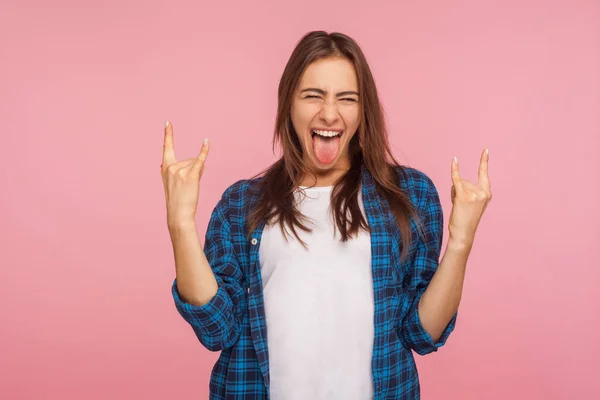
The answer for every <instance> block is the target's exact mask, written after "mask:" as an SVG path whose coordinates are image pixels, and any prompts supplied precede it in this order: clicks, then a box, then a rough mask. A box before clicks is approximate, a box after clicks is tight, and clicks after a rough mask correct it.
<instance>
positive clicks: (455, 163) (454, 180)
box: [451, 157, 463, 191]
mask: <svg viewBox="0 0 600 400" xmlns="http://www.w3.org/2000/svg"><path fill="white" fill-rule="evenodd" d="M451 168H452V183H454V186H455V187H456V190H459V191H460V190H463V186H462V182H461V179H460V172H459V171H458V158H456V157H454V159H453V160H452V167H451Z"/></svg>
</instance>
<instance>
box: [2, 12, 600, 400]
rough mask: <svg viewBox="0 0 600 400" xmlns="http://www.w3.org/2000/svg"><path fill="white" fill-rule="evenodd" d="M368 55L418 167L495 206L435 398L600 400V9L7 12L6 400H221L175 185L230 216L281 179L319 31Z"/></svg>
mask: <svg viewBox="0 0 600 400" xmlns="http://www.w3.org/2000/svg"><path fill="white" fill-rule="evenodd" d="M316 29H323V30H326V31H328V32H331V31H339V32H343V33H346V34H348V35H350V36H351V37H353V38H354V39H356V40H357V41H358V43H359V44H360V45H361V46H362V49H363V51H364V52H365V54H366V56H367V60H368V61H369V63H370V66H371V68H372V70H373V73H374V76H375V79H376V83H377V85H378V90H379V93H380V96H381V99H382V101H383V104H384V107H385V109H386V117H387V121H388V126H389V132H390V140H391V143H392V146H393V151H394V154H395V155H396V156H397V158H398V160H399V161H400V162H401V163H403V164H407V165H409V166H413V167H415V168H418V169H420V170H422V171H423V172H425V173H426V174H427V175H429V176H430V177H431V178H432V179H433V181H434V183H435V184H436V187H437V188H438V191H439V193H440V197H441V201H442V205H443V208H444V214H445V223H446V226H445V237H444V248H443V249H445V243H446V241H447V239H448V237H447V222H448V217H449V213H450V210H451V202H450V187H451V184H452V183H451V179H450V165H451V161H452V157H453V156H455V155H456V156H457V157H458V159H459V163H460V171H461V173H462V175H463V177H464V178H467V179H469V180H471V181H472V182H477V166H478V163H479V156H480V154H481V151H482V149H483V148H485V147H488V148H489V150H490V164H489V173H490V180H491V183H492V188H493V201H492V202H491V203H490V206H489V207H488V209H487V211H486V213H485V214H484V216H483V219H482V222H481V224H480V226H479V229H478V232H477V236H476V241H475V245H474V248H473V250H472V252H471V255H470V258H469V261H468V265H467V275H466V281H465V287H464V293H463V298H462V303H461V306H460V310H459V317H458V321H457V327H456V330H455V332H454V333H453V334H452V336H451V337H450V339H449V340H448V342H447V343H446V346H444V347H443V348H442V349H440V351H439V352H437V353H435V354H431V355H428V356H425V357H420V356H416V357H417V364H418V367H419V373H420V377H421V386H422V398H423V399H451V400H454V399H456V400H480V399H488V400H500V399H503V400H504V399H509V398H510V399H545V400H548V399H593V398H600V382H599V381H598V378H597V376H596V375H597V371H598V367H597V366H598V360H599V358H600V347H599V341H598V329H599V328H600V294H599V291H598V285H599V284H600V272H599V269H600V268H599V263H598V256H597V254H598V252H597V241H598V239H600V232H599V229H600V228H599V227H600V215H599V211H598V204H600V195H599V194H600V187H599V185H600V165H599V161H598V151H599V150H600V146H599V142H600V78H599V74H598V71H600V2H598V1H592V0H590V1H583V0H581V1H573V0H562V1H541V0H540V1H533V0H528V1H524V0H520V1H516V0H511V1H504V2H498V1H475V0H463V1H441V0H440V1H422V2H416V1H394V2H393V1H389V2H383V1H371V2H365V1H360V2H354V1H329V2H323V1H315V0H305V1H302V2H292V1H285V2H282V1H268V2H267V1H261V2H258V1H227V2H221V3H219V2H212V1H211V2H207V1H203V2H193V1H137V0H136V1H133V0H126V1H123V0H121V1H116V0H110V1H104V2H78V1H72V0H70V1H64V0H56V1H51V2H46V1H32V0H29V1H16V0H12V1H8V2H6V1H3V2H2V4H1V5H0V115H1V123H2V127H1V132H2V136H1V137H2V140H1V144H2V146H1V150H0V151H1V153H2V156H1V158H2V166H1V167H0V182H1V184H2V189H0V254H1V261H0V263H1V268H0V313H1V316H0V321H1V322H0V397H1V398H3V399H33V398H41V399H83V398H85V399H89V400H92V399H166V398H196V399H204V398H208V381H209V378H210V372H211V368H212V366H213V364H214V362H215V361H216V359H217V357H218V353H211V352H209V351H208V350H206V349H204V348H203V347H202V346H201V344H200V343H199V342H198V341H197V339H196V337H195V336H194V334H193V332H192V330H191V328H190V327H189V326H188V325H187V324H186V323H185V322H184V320H183V319H182V318H181V317H180V316H179V315H178V313H177V311H176V310H175V307H174V304H173V300H172V298H171V293H170V288H171V284H172V280H173V278H174V276H175V275H174V274H175V269H174V261H173V253H172V247H171V243H170V238H169V234H168V230H167V226H166V213H165V202H164V192H163V186H162V182H161V176H160V169H159V166H160V164H161V157H162V149H161V146H162V143H163V126H164V122H165V120H167V119H168V120H170V121H172V123H173V126H174V133H175V149H176V154H177V157H178V158H180V159H181V158H190V157H195V156H196V155H197V154H198V152H199V151H200V147H201V144H202V140H203V138H204V137H208V138H209V139H210V140H211V143H212V144H211V152H210V154H209V159H208V161H207V165H206V170H205V173H204V177H203V178H202V183H201V189H200V190H201V192H200V202H199V207H198V212H197V223H198V230H199V233H200V237H201V239H202V241H203V240H204V233H205V229H206V224H207V222H208V219H209V217H210V213H211V212H212V210H213V207H214V206H215V204H216V202H217V201H218V199H219V198H220V196H221V193H222V192H223V191H224V190H225V189H226V188H227V187H228V186H229V185H230V184H232V183H233V182H235V181H237V180H238V179H242V178H247V177H249V176H251V175H253V174H254V173H256V172H258V171H259V170H261V169H263V168H264V167H266V166H267V165H269V164H270V163H271V162H273V161H274V160H275V159H276V156H277V154H276V155H274V154H273V152H272V150H271V139H272V130H273V124H274V117H275V111H276V105H277V104H276V96H277V84H278V81H279V78H280V76H281V73H282V71H283V68H284V66H285V63H286V61H287V59H288V57H289V55H290V54H291V51H292V49H293V48H294V46H295V44H296V43H297V41H298V40H300V38H301V37H302V36H303V35H304V34H305V33H306V32H308V31H311V30H316Z"/></svg>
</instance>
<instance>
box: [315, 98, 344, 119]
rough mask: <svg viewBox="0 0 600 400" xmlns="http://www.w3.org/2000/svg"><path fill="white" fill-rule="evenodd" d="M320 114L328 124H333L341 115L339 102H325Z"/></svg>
mask: <svg viewBox="0 0 600 400" xmlns="http://www.w3.org/2000/svg"><path fill="white" fill-rule="evenodd" d="M319 116H320V117H321V119H322V120H323V121H324V122H326V123H327V124H333V123H334V122H335V121H336V120H337V119H338V117H339V113H338V109H337V102H335V101H334V102H333V103H331V102H329V101H325V102H323V107H321V112H320V113H319Z"/></svg>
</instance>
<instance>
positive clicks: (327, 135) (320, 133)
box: [311, 129, 344, 139]
mask: <svg viewBox="0 0 600 400" xmlns="http://www.w3.org/2000/svg"><path fill="white" fill-rule="evenodd" d="M343 134H344V131H338V130H334V131H325V130H320V129H311V136H312V138H313V139H314V138H315V136H317V135H318V136H320V137H322V138H325V139H330V138H334V137H341V136H342V135H343Z"/></svg>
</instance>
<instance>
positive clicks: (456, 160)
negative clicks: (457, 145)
mask: <svg viewBox="0 0 600 400" xmlns="http://www.w3.org/2000/svg"><path fill="white" fill-rule="evenodd" d="M454 164H455V165H458V158H456V156H454Z"/></svg>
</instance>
